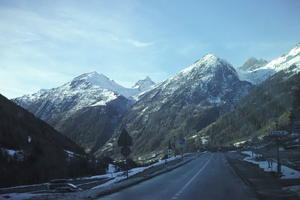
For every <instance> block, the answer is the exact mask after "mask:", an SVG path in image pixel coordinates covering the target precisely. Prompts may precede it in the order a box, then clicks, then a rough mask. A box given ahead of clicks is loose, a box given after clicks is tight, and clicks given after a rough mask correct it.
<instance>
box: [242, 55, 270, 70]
mask: <svg viewBox="0 0 300 200" xmlns="http://www.w3.org/2000/svg"><path fill="white" fill-rule="evenodd" d="M267 63H268V61H266V60H264V59H259V60H258V59H256V58H255V57H251V58H249V59H248V60H247V61H246V62H245V63H244V64H243V65H242V66H241V67H239V68H238V69H239V70H244V71H253V70H255V69H257V68H260V67H262V66H264V65H266V64H267Z"/></svg>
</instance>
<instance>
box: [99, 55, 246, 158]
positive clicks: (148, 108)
mask: <svg viewBox="0 0 300 200" xmlns="http://www.w3.org/2000/svg"><path fill="white" fill-rule="evenodd" d="M251 88H252V85H251V84H250V83H249V82H245V81H240V80H239V78H238V75H237V73H236V71H235V69H234V68H233V67H232V66H231V65H230V64H229V63H228V62H226V61H225V60H223V59H220V58H218V57H216V56H214V55H212V54H208V55H206V56H204V57H203V58H202V59H200V60H198V61H196V62H195V63H194V64H192V65H191V66H190V67H188V68H186V69H184V70H183V71H181V72H179V73H178V74H176V75H175V76H173V77H171V78H170V79H168V80H166V81H164V82H162V83H160V84H157V85H156V86H155V87H154V88H153V89H151V90H149V91H147V92H145V93H144V94H142V95H141V96H139V100H138V101H137V102H136V103H135V104H134V105H133V107H132V108H131V109H130V111H129V112H128V114H126V116H125V117H124V119H123V122H122V126H121V127H127V129H128V131H129V133H131V134H132V136H133V138H134V141H135V144H134V147H133V151H134V154H135V155H139V154H143V153H149V152H151V151H158V150H162V149H163V148H164V147H165V146H167V143H168V142H169V140H171V139H173V138H174V136H175V137H181V136H188V135H192V134H194V133H196V132H198V131H199V130H201V129H203V128H204V127H206V126H207V125H209V124H210V123H211V122H213V121H215V120H216V119H217V118H218V117H219V116H220V115H222V114H223V113H226V112H228V111H229V110H231V109H232V108H233V106H234V104H235V103H236V102H238V101H239V100H240V98H241V97H242V96H244V95H246V94H247V93H248V91H249V90H250V89H251ZM113 141H114V140H113V139H112V140H110V141H109V142H108V143H107V145H105V147H104V148H103V151H106V152H107V151H113V149H112V148H109V147H112V143H113Z"/></svg>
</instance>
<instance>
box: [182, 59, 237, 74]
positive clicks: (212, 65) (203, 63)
mask: <svg viewBox="0 0 300 200" xmlns="http://www.w3.org/2000/svg"><path fill="white" fill-rule="evenodd" d="M222 66H226V67H229V68H230V70H233V71H235V70H234V69H233V67H232V66H231V64H229V63H228V62H227V61H226V60H223V59H221V58H219V57H217V56H215V55H214V54H206V55H204V56H203V57H202V58H201V59H199V60H197V61H196V62H194V63H193V64H192V65H191V66H189V67H188V68H186V69H184V70H182V71H181V72H180V73H183V74H186V73H189V72H191V71H194V70H201V71H211V70H212V69H217V68H219V67H222ZM213 71H215V70H213Z"/></svg>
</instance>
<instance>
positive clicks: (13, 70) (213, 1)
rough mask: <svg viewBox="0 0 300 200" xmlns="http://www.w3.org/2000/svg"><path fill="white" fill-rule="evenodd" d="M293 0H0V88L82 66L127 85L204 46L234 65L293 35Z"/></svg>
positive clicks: (26, 85)
mask: <svg viewBox="0 0 300 200" xmlns="http://www.w3.org/2000/svg"><path fill="white" fill-rule="evenodd" d="M299 8H300V1H298V0H94V1H93V0H89V1H84V0H81V1H79V0H77V1H76V0H72V1H71V0H70V1H67V0H49V1H46V0H31V1H29V0H19V1H16V0H0V93H1V94H3V95H5V96H7V97H9V98H12V97H17V96H20V95H23V94H28V93H33V92H36V91H37V90H39V89H41V88H52V87H57V86H59V85H61V84H63V83H65V82H67V81H69V80H71V79H72V78H73V77H75V76H77V75H80V74H82V73H85V72H91V71H97V72H99V73H103V74H105V75H106V76H108V77H110V78H111V79H113V80H115V81H117V82H118V83H120V84H122V85H124V86H127V87H130V86H131V85H133V84H134V83H135V82H136V81H137V80H139V79H142V78H145V77H146V76H150V77H151V78H152V79H153V80H154V81H156V82H159V81H162V80H164V79H166V78H168V77H170V76H172V75H174V74H175V73H177V72H178V71H180V70H182V69H183V68H186V67H187V66H188V65H190V64H192V63H193V62H194V61H195V60H197V59H199V58H201V57H202V56H203V55H205V54H207V53H213V54H215V55H217V56H219V57H221V58H224V59H226V60H227V61H229V62H230V63H232V64H233V65H234V66H235V67H238V66H240V65H241V64H242V63H243V62H244V61H245V60H246V59H248V58H249V57H251V56H255V57H258V58H265V59H267V60H271V59H273V58H276V57H278V56H280V55H282V54H284V53H286V52H287V51H288V50H289V49H291V48H292V47H293V46H295V45H296V44H297V43H299V42H300V39H299V36H300V12H299Z"/></svg>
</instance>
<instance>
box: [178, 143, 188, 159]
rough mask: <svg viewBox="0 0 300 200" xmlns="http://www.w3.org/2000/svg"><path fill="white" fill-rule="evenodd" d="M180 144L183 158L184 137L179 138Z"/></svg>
mask: <svg viewBox="0 0 300 200" xmlns="http://www.w3.org/2000/svg"><path fill="white" fill-rule="evenodd" d="M178 144H179V147H180V150H181V159H183V149H184V147H185V144H186V143H185V139H184V138H179V139H178Z"/></svg>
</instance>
